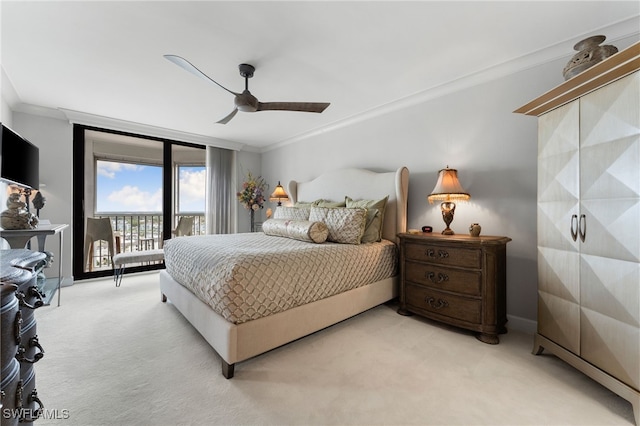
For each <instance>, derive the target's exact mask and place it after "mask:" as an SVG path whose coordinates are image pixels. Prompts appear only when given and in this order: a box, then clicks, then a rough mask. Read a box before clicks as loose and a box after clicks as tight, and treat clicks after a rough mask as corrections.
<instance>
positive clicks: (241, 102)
mask: <svg viewBox="0 0 640 426" xmlns="http://www.w3.org/2000/svg"><path fill="white" fill-rule="evenodd" d="M233 103H234V104H235V105H236V108H238V110H240V111H243V112H256V111H257V110H258V98H256V97H255V96H253V95H252V94H251V92H249V91H248V90H245V91H244V92H242V93H240V94H239V95H237V96H236V97H235V99H234V100H233Z"/></svg>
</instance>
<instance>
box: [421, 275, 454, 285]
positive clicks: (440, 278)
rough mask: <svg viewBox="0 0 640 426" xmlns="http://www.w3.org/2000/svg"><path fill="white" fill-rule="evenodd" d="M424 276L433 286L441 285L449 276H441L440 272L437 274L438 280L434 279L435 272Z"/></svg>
mask: <svg viewBox="0 0 640 426" xmlns="http://www.w3.org/2000/svg"><path fill="white" fill-rule="evenodd" d="M425 275H426V277H427V279H428V280H429V281H431V282H432V283H434V284H441V283H443V282H445V281H449V276H448V275H447V274H443V273H442V272H438V278H436V273H435V272H427V273H426V274H425Z"/></svg>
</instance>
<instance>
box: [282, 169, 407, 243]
mask: <svg viewBox="0 0 640 426" xmlns="http://www.w3.org/2000/svg"><path fill="white" fill-rule="evenodd" d="M288 189H289V197H290V198H291V200H292V201H293V202H294V203H295V202H298V201H307V202H311V201H315V200H319V199H323V200H331V201H342V200H344V198H345V196H348V197H351V198H352V199H354V200H360V199H367V200H378V199H381V198H384V197H386V196H387V195H388V196H389V201H388V202H387V208H386V210H385V215H384V225H383V228H382V237H383V238H384V239H386V240H389V241H393V242H395V241H396V235H397V234H398V233H399V232H405V231H406V230H407V192H408V189H409V169H407V168H406V167H400V168H399V169H398V170H396V171H395V172H385V173H377V172H372V171H370V170H365V169H355V168H352V169H340V170H335V171H331V172H328V173H325V174H323V175H320V176H318V177H317V178H315V179H313V180H310V181H308V182H296V181H294V180H292V181H291V182H289V188H288Z"/></svg>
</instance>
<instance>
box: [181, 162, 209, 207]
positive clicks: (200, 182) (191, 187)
mask: <svg viewBox="0 0 640 426" xmlns="http://www.w3.org/2000/svg"><path fill="white" fill-rule="evenodd" d="M206 177H207V171H206V170H204V169H203V170H181V171H180V198H181V201H184V202H190V201H198V202H202V200H204V191H205V181H206Z"/></svg>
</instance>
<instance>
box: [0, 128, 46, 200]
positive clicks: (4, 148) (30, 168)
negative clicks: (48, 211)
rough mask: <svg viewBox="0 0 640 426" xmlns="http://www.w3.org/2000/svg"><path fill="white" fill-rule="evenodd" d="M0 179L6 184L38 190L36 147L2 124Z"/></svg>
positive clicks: (38, 163) (38, 165) (37, 152)
mask: <svg viewBox="0 0 640 426" xmlns="http://www.w3.org/2000/svg"><path fill="white" fill-rule="evenodd" d="M0 151H1V152H2V157H0V177H1V178H2V180H4V181H5V182H7V183H10V184H15V185H19V186H22V187H29V188H31V189H38V186H39V185H40V152H39V150H38V147H37V146H35V145H34V144H32V143H31V142H29V141H28V140H26V139H25V138H23V137H22V136H20V135H19V134H18V133H16V132H14V131H13V130H11V129H10V128H9V127H7V126H5V125H4V124H2V136H0Z"/></svg>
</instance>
